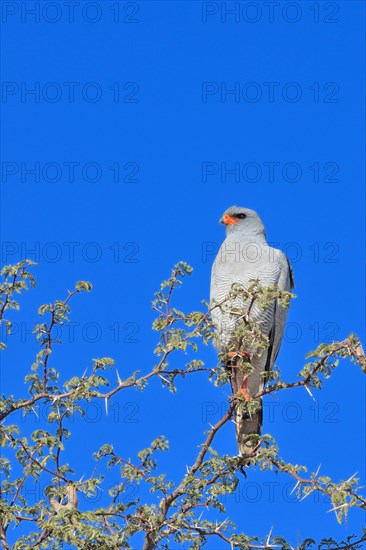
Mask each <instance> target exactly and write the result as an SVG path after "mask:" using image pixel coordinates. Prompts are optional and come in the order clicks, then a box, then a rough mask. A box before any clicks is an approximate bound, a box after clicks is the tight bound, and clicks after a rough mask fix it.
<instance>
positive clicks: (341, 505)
mask: <svg viewBox="0 0 366 550" xmlns="http://www.w3.org/2000/svg"><path fill="white" fill-rule="evenodd" d="M345 506H348V504H347V502H345V503H344V504H340V505H339V506H335V508H331V509H330V510H327V512H335V511H336V510H339V508H344V507H345Z"/></svg>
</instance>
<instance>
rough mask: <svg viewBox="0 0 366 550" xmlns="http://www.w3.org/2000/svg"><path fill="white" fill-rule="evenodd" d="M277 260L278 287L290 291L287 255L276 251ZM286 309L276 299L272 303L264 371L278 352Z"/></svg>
mask: <svg viewBox="0 0 366 550" xmlns="http://www.w3.org/2000/svg"><path fill="white" fill-rule="evenodd" d="M278 261H279V262H280V264H281V270H280V274H279V279H278V288H280V289H281V290H286V291H287V292H291V290H292V289H293V288H294V286H295V282H294V274H293V271H292V268H291V264H290V261H289V259H288V258H287V256H286V255H285V254H284V253H283V252H281V251H278ZM287 313H288V310H287V309H286V308H284V307H282V306H281V304H280V303H279V301H278V300H276V301H275V303H274V315H273V324H272V327H271V329H270V332H269V335H268V337H269V347H268V352H267V361H266V366H265V371H266V372H269V371H270V370H271V369H272V367H273V364H274V362H275V361H276V359H277V356H278V353H279V351H280V347H281V343H282V339H283V334H284V331H285V325H286V318H287Z"/></svg>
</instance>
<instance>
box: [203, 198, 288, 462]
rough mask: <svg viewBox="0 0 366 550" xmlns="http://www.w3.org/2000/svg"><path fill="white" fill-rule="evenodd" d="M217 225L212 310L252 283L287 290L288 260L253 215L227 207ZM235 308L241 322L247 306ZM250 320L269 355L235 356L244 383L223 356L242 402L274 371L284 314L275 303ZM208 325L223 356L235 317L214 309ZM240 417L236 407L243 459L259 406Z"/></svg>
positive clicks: (256, 428)
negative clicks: (244, 365) (242, 359)
mask: <svg viewBox="0 0 366 550" xmlns="http://www.w3.org/2000/svg"><path fill="white" fill-rule="evenodd" d="M220 222H221V223H223V224H224V225H225V227H226V239H225V241H224V242H223V244H222V246H221V248H220V250H219V252H218V254H217V256H216V259H215V262H214V264H213V266H212V274H211V298H210V299H211V306H212V305H214V304H220V303H222V302H223V301H224V302H225V300H226V298H227V297H228V294H229V292H230V290H231V289H232V285H233V284H235V283H236V284H238V285H240V287H241V288H244V289H247V288H248V286H249V285H250V283H251V281H253V280H257V281H258V282H259V284H260V285H261V286H262V287H268V286H270V285H276V286H277V288H278V289H280V290H285V291H289V292H290V291H291V290H292V288H293V287H294V281H293V274H292V270H291V266H290V263H289V260H288V258H287V256H286V255H285V254H284V253H283V252H282V251H281V250H277V249H276V248H272V247H270V246H269V245H268V243H267V240H266V233H265V229H264V225H263V223H262V221H261V219H260V218H259V216H258V214H257V213H256V212H255V211H254V210H250V209H249V208H240V207H238V206H232V207H231V208H229V209H228V210H227V211H226V212H225V213H224V215H223V216H222V218H221V219H220ZM235 306H236V308H238V307H239V310H240V309H242V312H243V314H242V316H244V315H245V314H246V313H247V309H248V304H247V303H246V302H245V300H244V299H243V298H241V297H240V296H239V297H238V298H237V299H236V303H235ZM250 315H251V319H252V320H253V321H254V322H255V323H258V325H259V327H260V330H261V332H262V334H264V335H266V336H267V337H268V340H269V347H268V349H267V350H266V351H265V352H264V353H262V355H260V356H259V355H255V354H253V352H252V351H251V350H250V347H249V348H248V349H246V350H245V349H244V350H243V349H241V350H240V353H241V354H243V356H247V357H248V361H249V362H250V364H251V367H252V368H253V369H254V370H253V372H252V373H251V374H250V375H249V376H247V377H244V375H243V373H242V372H241V369H240V368H235V365H234V364H233V363H234V361H230V360H229V355H228V356H227V357H228V361H227V367H228V368H229V369H230V371H231V385H232V390H233V393H234V394H237V392H238V391H240V392H241V393H242V394H243V395H244V397H245V398H246V400H247V401H248V400H249V399H250V398H252V397H254V396H255V395H257V394H258V393H260V392H261V391H262V389H263V386H264V378H265V377H264V376H263V373H265V372H269V371H270V370H271V369H272V367H273V364H274V362H275V360H276V357H277V355H278V352H279V349H280V346H281V342H282V338H283V334H284V329H285V323H286V317H287V309H286V308H284V307H282V306H281V304H280V303H278V301H277V300H276V301H274V302H271V304H270V305H269V306H268V307H267V308H264V309H263V308H261V307H260V306H259V305H256V304H255V303H254V305H253V307H252V308H251V312H250ZM212 319H213V323H214V326H215V331H216V337H215V343H216V346H217V348H218V349H219V350H220V351H224V352H225V349H227V347H228V346H229V345H230V341H232V340H233V335H234V332H235V328H236V319H238V317H237V316H233V315H232V314H230V313H229V312H228V310H227V311H225V308H224V307H222V308H220V307H215V308H214V309H213V310H212ZM231 355H233V354H231ZM261 373H262V374H261ZM241 411H242V407H239V406H237V407H236V413H235V425H236V436H237V441H238V448H239V453H240V454H241V455H242V456H247V455H248V454H251V453H253V447H252V445H253V443H252V442H248V435H250V434H258V435H260V431H261V425H262V406H261V408H260V411H258V412H257V413H255V414H252V415H250V414H248V413H246V414H243V412H241ZM249 439H250V438H249Z"/></svg>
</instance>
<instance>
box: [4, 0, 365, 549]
mask: <svg viewBox="0 0 366 550" xmlns="http://www.w3.org/2000/svg"><path fill="white" fill-rule="evenodd" d="M79 4H80V5H78V6H76V7H75V10H74V13H73V14H72V13H71V12H70V11H69V8H68V7H67V6H66V5H65V3H64V2H58V3H51V2H44V3H34V2H25V3H18V2H4V3H3V4H2V18H3V32H2V46H3V49H4V48H5V51H3V54H2V80H3V84H2V114H3V137H4V139H3V144H2V184H1V186H2V225H1V233H2V235H1V239H2V263H14V262H16V261H19V260H20V259H22V258H25V257H30V258H31V259H33V260H35V261H37V262H38V266H37V267H36V268H35V274H36V277H37V280H38V286H37V288H36V289H35V290H33V291H32V292H30V293H28V294H27V295H26V296H25V297H23V298H22V309H21V312H20V313H19V314H18V315H17V317H16V318H15V321H16V325H15V327H16V328H15V330H16V332H15V333H14V334H13V335H12V336H10V337H9V339H8V346H9V351H8V352H6V353H5V356H4V358H3V362H2V378H1V386H2V391H5V392H14V393H15V394H16V395H19V396H20V395H22V394H23V393H24V392H23V393H22V383H23V382H22V381H23V378H24V375H25V374H26V372H27V369H28V367H29V366H30V364H31V363H32V361H33V356H34V354H35V352H36V349H37V348H36V345H35V343H34V341H33V337H32V335H31V334H30V333H29V331H30V330H31V328H32V325H33V324H34V322H36V319H37V316H36V312H37V307H38V305H40V304H41V303H44V302H48V301H51V300H54V299H56V298H63V297H65V295H66V291H67V289H70V288H72V287H73V285H74V284H75V282H76V281H77V280H80V279H83V280H88V281H91V282H92V283H93V285H94V289H93V292H92V293H91V294H90V295H82V296H79V297H77V298H76V299H75V302H74V305H73V315H72V319H71V320H72V321H73V323H75V324H74V325H73V332H72V331H71V328H70V329H69V330H68V331H65V333H64V334H63V338H64V341H65V343H64V345H63V346H62V348H60V350H59V352H58V355H57V356H56V357H55V359H54V361H55V363H54V364H55V366H57V367H59V368H60V370H61V373H62V375H61V378H62V379H64V380H65V379H67V378H69V377H70V376H72V375H73V374H82V373H83V372H84V370H85V368H86V367H88V366H89V365H90V364H91V359H92V358H94V357H101V356H111V357H113V358H115V360H116V363H117V367H118V370H119V372H120V374H121V376H125V375H127V374H128V373H130V372H132V371H133V370H137V369H140V370H141V371H143V372H147V371H148V370H149V369H150V367H151V365H153V364H154V356H153V354H152V350H153V349H154V346H155V342H156V338H157V335H156V333H153V332H152V330H151V323H152V320H153V318H154V315H153V312H152V311H151V308H150V303H151V300H152V298H153V293H154V291H155V290H157V289H158V287H159V284H160V282H161V280H162V279H164V278H165V277H167V276H168V274H169V273H170V269H171V267H172V266H173V265H174V263H176V262H177V261H179V260H184V261H186V262H188V263H189V264H190V265H192V266H193V268H194V272H193V275H192V277H191V278H190V279H188V280H186V282H185V284H184V286H183V288H182V289H181V290H179V292H178V294H177V305H179V306H180V307H182V308H184V309H185V310H186V311H188V310H192V309H197V308H199V307H200V301H201V300H202V299H208V296H209V281H210V270H211V265H212V262H213V259H214V256H215V253H216V252H215V251H216V250H217V247H218V246H219V245H220V243H221V242H222V240H223V238H224V230H223V227H222V226H221V225H220V224H219V223H218V220H219V217H220V216H221V214H222V212H223V211H224V210H225V209H226V208H227V207H228V206H231V205H233V204H237V205H240V206H246V207H249V208H253V209H255V210H257V211H258V213H259V214H260V216H261V218H262V219H263V221H264V223H265V226H266V230H267V237H268V240H269V241H270V242H271V243H276V244H275V246H277V247H279V248H282V249H283V250H284V251H285V252H286V253H287V254H288V255H289V257H290V260H291V261H292V265H293V270H294V274H295V282H296V289H295V292H296V295H297V298H296V300H295V301H294V302H293V303H292V306H291V311H290V313H289V318H288V329H287V331H286V336H285V341H284V343H283V346H282V349H281V353H280V356H279V358H278V364H279V365H280V367H281V368H282V369H283V372H284V373H285V375H286V377H287V379H290V378H291V377H293V378H294V377H295V376H296V373H297V372H298V370H300V368H301V366H302V365H303V362H304V355H305V353H306V352H307V351H309V350H310V349H313V348H315V347H316V346H317V344H318V343H320V342H321V341H323V340H325V341H331V340H332V339H343V338H344V337H346V336H347V335H348V334H349V333H350V332H351V331H354V332H356V333H357V334H359V335H360V336H361V337H364V332H363V331H364V320H365V319H364V303H365V302H364V286H363V284H362V283H363V281H364V276H365V266H364V175H365V174H364V146H365V143H364V141H365V139H364V70H363V67H364V23H363V21H364V11H365V10H364V3H362V2H352V1H350V2H332V3H326V2H319V3H317V2H315V3H310V2H301V3H300V2H297V3H289V2H282V3H279V5H278V6H277V4H276V6H274V8H273V9H274V11H270V8H269V6H268V5H266V3H262V2H252V3H248V2H237V3H235V5H236V6H237V10H238V11H237V12H236V14H230V13H229V12H228V10H230V7H232V6H233V5H234V3H233V2H226V3H225V2H202V3H201V2H198V1H197V2H193V1H192V2H158V1H149V2H144V1H142V2H128V3H127V2H119V3H112V2H109V1H105V2H92V3H91V2H80V3H79ZM55 5H57V9H56V7H55ZM117 5H118V9H119V11H116V10H117V7H116V6H117ZM37 6H38V8H37ZM34 7H35V9H36V12H35V14H32V13H30V11H29V10H31V8H34ZM27 10H28V11H27ZM37 10H38V11H37ZM31 90H33V92H32V91H31ZM32 170H33V172H32ZM199 357H200V358H202V359H203V360H204V361H205V362H206V363H207V364H209V365H215V361H216V353H215V350H214V349H213V348H202V350H201V351H200V356H199ZM178 360H179V361H180V360H181V358H178ZM228 394H229V388H214V387H213V386H212V385H211V384H210V383H209V382H208V381H207V380H206V377H205V375H194V378H193V377H192V378H191V379H186V380H185V381H182V382H179V383H178V392H177V393H176V394H175V395H171V394H169V393H168V391H167V390H163V389H161V387H160V385H159V383H157V382H152V383H151V384H149V387H148V388H147V389H146V391H145V392H144V393H139V392H137V391H134V390H131V392H124V393H123V392H120V393H119V394H118V395H117V396H116V397H115V399H114V401H113V403H112V405H113V406H114V407H115V408H114V414H113V415H111V414H110V415H109V416H108V417H106V416H105V413H104V410H103V409H102V406H101V405H99V404H98V406H97V408H95V409H93V408H90V409H89V413H88V415H87V419H86V420H85V421H84V420H82V421H81V424H79V425H78V424H77V423H76V422H75V428H74V430H75V434H76V439H77V441H76V442H75V441H74V442H73V441H72V440H71V441H70V444H69V446H68V448H67V451H66V453H67V459H68V460H70V461H71V462H72V463H73V464H74V465H75V468H76V474H75V476H76V478H78V477H80V476H81V475H82V474H83V473H85V472H86V473H91V471H92V469H93V464H92V462H91V461H90V460H87V459H86V458H85V457H82V456H80V445H82V448H83V449H84V450H85V453H86V455H87V453H89V454H91V453H92V452H93V451H95V450H97V448H98V447H99V446H100V445H101V444H102V443H104V442H111V441H113V442H114V443H115V445H116V448H118V450H119V452H120V454H122V455H123V456H131V457H133V456H134V453H136V452H137V451H138V450H139V449H141V448H143V447H146V446H147V445H148V444H149V443H150V441H151V440H152V439H154V438H155V437H156V436H158V435H160V434H165V435H166V436H167V437H168V439H169V441H170V444H171V455H170V458H169V455H166V456H162V458H161V468H162V470H164V469H165V470H166V471H167V472H168V475H169V476H171V477H173V478H174V479H179V476H180V475H181V473H183V472H184V471H185V465H186V464H190V463H192V461H193V459H194V456H195V452H196V448H197V445H199V443H200V442H201V441H202V437H203V432H204V430H205V429H207V427H208V422H211V423H212V422H213V421H215V420H218V419H219V412H220V411H222V410H225V406H226V401H227V396H228ZM98 407H99V408H98ZM364 415H365V382H364V380H363V378H362V375H361V373H360V372H359V371H358V370H357V368H355V367H354V366H353V365H350V364H347V363H344V364H342V366H341V367H340V368H339V369H338V370H337V371H336V372H335V374H334V376H333V378H332V379H331V380H330V381H328V382H327V383H326V385H325V388H324V391H322V392H321V393H319V394H318V395H317V404H316V405H315V406H314V404H313V403H312V401H311V399H310V398H309V396H308V395H307V394H306V392H305V391H304V390H302V391H301V390H298V391H297V392H295V391H294V392H293V393H290V392H288V393H287V394H286V393H285V394H283V395H281V396H280V399H279V402H275V405H274V404H273V403H272V401H269V402H268V403H266V404H265V420H264V431H265V432H266V431H270V432H271V433H272V432H273V434H274V435H275V437H276V438H277V439H278V442H279V445H280V451H281V453H282V455H283V457H284V458H285V459H287V460H289V461H293V462H294V463H304V464H306V465H308V466H309V469H314V470H316V469H317V467H318V465H319V464H320V463H321V464H322V470H321V471H322V472H323V473H324V474H329V475H331V476H334V478H335V479H347V478H348V477H350V476H351V475H352V474H353V473H354V472H356V471H359V472H360V475H361V477H362V479H363V480H364V474H365V472H364V470H362V468H363V466H362V464H363V462H362V460H361V456H362V455H364V452H365V442H364V438H363V436H364V434H365V429H364ZM217 449H218V450H219V451H221V452H232V453H235V452H236V445H235V437H234V429H233V427H228V428H227V429H226V431H223V433H222V434H221V435H220V437H219V438H218V441H217ZM290 481H291V480H290V479H287V478H281V477H275V476H274V475H272V474H265V475H264V474H262V473H259V472H255V471H253V472H250V474H249V475H248V479H247V480H244V478H243V481H242V483H241V484H240V489H239V490H238V491H237V493H236V494H235V495H234V496H233V497H231V498H230V499H228V500H227V504H228V513H229V515H230V516H231V517H232V519H233V520H234V521H236V522H237V525H238V529H239V530H240V531H244V532H245V533H247V534H249V535H254V534H256V535H259V536H265V535H266V534H267V533H268V531H269V530H270V528H271V527H272V526H274V527H273V533H274V534H276V535H281V536H286V537H288V538H289V539H290V540H291V541H292V542H293V543H294V544H296V542H297V540H298V539H299V538H304V537H306V536H314V537H318V538H321V537H323V536H334V537H335V538H339V539H341V538H343V537H345V536H346V535H347V534H351V533H353V532H357V531H359V530H360V527H361V525H362V517H361V516H362V515H361V513H358V512H357V511H356V512H354V511H352V513H351V514H350V517H349V520H348V524H347V525H342V526H339V525H338V524H337V523H336V520H335V517H334V514H333V513H327V510H329V509H330V508H331V505H330V504H329V503H326V502H323V501H322V499H320V501H319V502H314V501H312V502H310V499H308V500H305V501H303V502H301V503H294V502H293V501H292V498H291V497H288V493H287V489H288V483H290ZM251 483H252V484H253V485H250V484H251ZM248 484H249V485H248ZM291 488H292V487H290V489H291ZM30 490H32V488H30ZM103 498H104V497H101V500H100V502H103ZM89 505H90V503H87V502H85V501H84V502H83V503H82V504H81V506H82V508H83V509H87V508H88V506H89ZM136 544H139V543H136ZM136 548H138V546H136ZM207 548H208V549H209V550H216V549H217V550H219V549H220V548H223V546H222V545H221V546H220V542H218V541H211V542H210V543H209V544H208V545H207Z"/></svg>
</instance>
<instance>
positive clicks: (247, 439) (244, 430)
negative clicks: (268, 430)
mask: <svg viewBox="0 0 366 550" xmlns="http://www.w3.org/2000/svg"><path fill="white" fill-rule="evenodd" d="M231 371H232V374H231V386H232V390H233V393H234V395H241V396H242V397H244V400H245V401H247V402H248V401H249V400H250V399H251V398H253V397H254V395H255V394H256V393H257V392H258V391H261V390H262V388H263V380H262V378H261V376H260V373H259V371H257V370H256V369H255V370H254V372H253V373H252V374H250V375H249V376H248V377H245V376H244V375H243V374H242V373H241V372H240V369H238V368H235V367H234V368H233V367H232V368H231ZM262 419H263V407H262V400H261V399H260V400H256V404H255V412H251V413H250V412H249V411H248V410H247V408H246V407H245V406H244V405H243V401H242V400H241V401H240V402H238V404H237V406H236V409H235V417H234V420H235V428H236V439H237V442H238V449H239V454H240V455H241V456H243V457H245V456H249V455H253V452H254V449H255V447H256V445H257V443H258V437H253V436H260V433H261V428H262Z"/></svg>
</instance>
